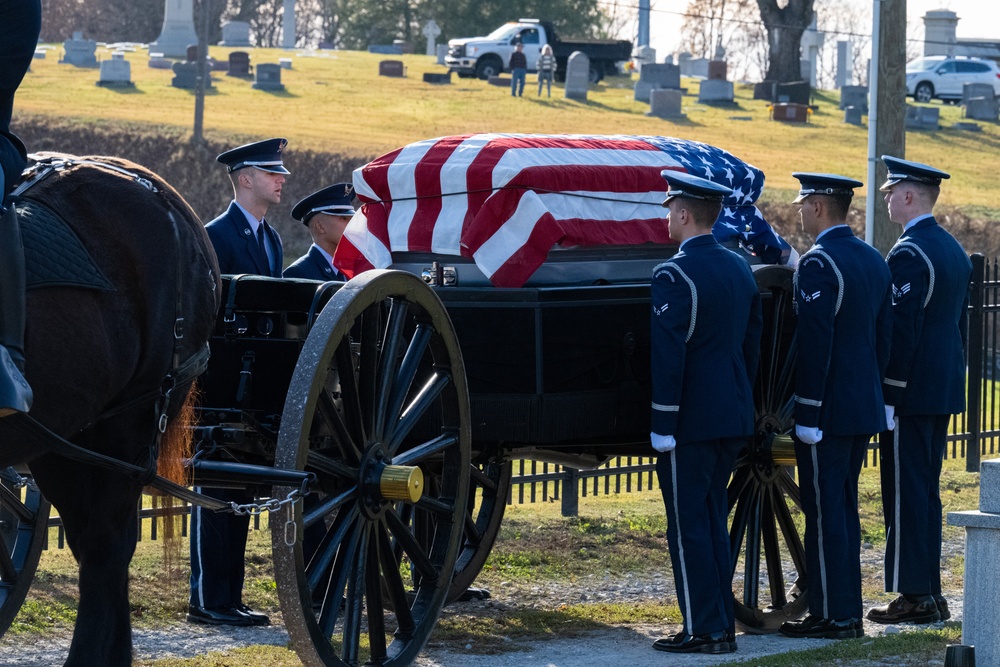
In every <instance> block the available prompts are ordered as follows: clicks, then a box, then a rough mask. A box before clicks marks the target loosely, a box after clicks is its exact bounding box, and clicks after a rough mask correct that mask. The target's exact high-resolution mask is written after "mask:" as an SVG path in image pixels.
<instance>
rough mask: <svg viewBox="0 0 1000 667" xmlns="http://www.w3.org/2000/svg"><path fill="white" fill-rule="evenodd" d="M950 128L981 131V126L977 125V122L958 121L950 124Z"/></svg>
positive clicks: (963, 130)
mask: <svg viewBox="0 0 1000 667" xmlns="http://www.w3.org/2000/svg"><path fill="white" fill-rule="evenodd" d="M951 127H952V129H955V130H961V131H962V132H982V131H983V128H981V127H979V124H978V123H965V122H959V123H955V124H954V125H952V126H951Z"/></svg>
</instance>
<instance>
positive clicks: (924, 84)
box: [906, 56, 1000, 102]
mask: <svg viewBox="0 0 1000 667" xmlns="http://www.w3.org/2000/svg"><path fill="white" fill-rule="evenodd" d="M967 83H988V84H990V85H992V86H993V95H994V96H996V97H1000V68H998V67H997V64H996V63H995V62H993V61H992V60H982V59H980V58H949V57H947V56H927V57H925V58H917V59H916V60H911V61H910V62H908V63H907V64H906V94H907V95H912V96H913V99H915V100H916V101H917V102H930V101H931V100H932V99H934V98H935V97H936V98H938V99H941V100H947V99H952V100H960V99H962V86H963V85H965V84H967Z"/></svg>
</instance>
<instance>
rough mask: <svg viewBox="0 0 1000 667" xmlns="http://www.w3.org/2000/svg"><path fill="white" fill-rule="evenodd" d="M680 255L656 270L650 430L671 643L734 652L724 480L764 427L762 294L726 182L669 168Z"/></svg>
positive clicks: (667, 645)
mask: <svg viewBox="0 0 1000 667" xmlns="http://www.w3.org/2000/svg"><path fill="white" fill-rule="evenodd" d="M663 176H664V178H666V179H667V182H668V190H667V198H666V201H665V202H664V203H663V205H664V206H666V207H667V208H668V209H669V210H670V213H669V216H668V219H667V224H668V231H669V233H670V237H671V238H672V239H674V240H676V241H680V242H681V246H680V249H679V250H678V252H677V254H676V255H674V256H673V257H672V258H670V259H669V260H668V261H666V262H664V263H663V264H660V265H659V266H657V267H656V269H654V271H653V281H652V313H651V320H652V329H651V339H652V340H651V345H652V382H653V403H652V432H651V434H650V439H651V441H652V445H653V448H654V449H656V451H657V452H660V454H659V456H658V457H657V462H656V473H657V476H658V477H659V481H660V488H661V490H662V492H663V502H664V505H665V506H666V511H667V543H668V546H669V549H670V561H671V564H672V566H673V573H674V582H675V584H676V588H677V598H678V602H679V604H680V608H681V615H682V616H683V617H684V627H683V630H682V631H681V632H680V633H678V634H676V635H673V636H671V637H664V638H662V639H658V640H657V641H656V642H655V643H654V644H653V648H655V649H657V650H659V651H667V652H670V653H696V652H698V653H730V652H732V651H735V650H736V635H735V631H736V625H735V615H734V610H733V593H732V572H733V570H732V561H731V560H730V550H729V532H728V529H727V517H728V504H727V497H726V495H727V494H726V485H727V484H728V482H729V477H730V475H731V474H732V471H733V468H734V466H735V463H736V457H737V455H738V454H739V452H740V449H742V448H743V447H744V446H746V445H747V443H748V439H749V436H750V435H751V434H752V433H753V430H754V405H753V389H752V382H753V379H754V377H755V375H756V373H757V362H758V358H759V355H760V336H761V328H762V315H761V304H760V293H759V292H758V290H757V284H756V282H755V281H754V278H753V273H752V271H751V269H750V266H749V264H747V262H746V260H745V259H743V258H742V257H741V256H739V255H737V254H736V253H734V252H732V251H731V250H728V249H727V248H724V247H723V246H721V245H720V244H719V243H718V242H717V241H716V240H715V238H714V237H713V236H712V225H713V224H714V223H715V221H716V219H717V218H718V216H719V213H720V211H721V207H722V201H723V199H724V197H726V196H727V195H728V194H730V193H731V190H730V189H729V188H727V187H725V186H722V185H718V184H716V183H713V182H712V181H707V180H705V179H702V178H698V177H697V176H691V175H689V174H686V173H682V172H676V171H670V170H667V171H664V172H663Z"/></svg>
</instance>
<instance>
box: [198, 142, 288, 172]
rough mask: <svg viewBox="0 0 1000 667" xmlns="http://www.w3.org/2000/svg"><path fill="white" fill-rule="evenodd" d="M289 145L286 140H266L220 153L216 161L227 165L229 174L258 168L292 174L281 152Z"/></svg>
mask: <svg viewBox="0 0 1000 667" xmlns="http://www.w3.org/2000/svg"><path fill="white" fill-rule="evenodd" d="M287 145H288V141H286V140H285V139H265V140H264V141H257V142H254V143H252V144H245V145H243V146H238V147H236V148H233V149H231V150H228V151H226V152H225V153H220V154H219V157H217V158H215V159H216V161H218V162H221V163H222V164H224V165H226V169H227V170H228V171H229V173H233V172H234V171H236V170H237V169H243V168H245V167H256V168H257V169H260V170H262V171H270V172H272V173H275V174H290V173H291V172H290V171H288V170H287V169H285V165H284V163H283V162H282V160H281V152H282V151H283V150H285V146H287Z"/></svg>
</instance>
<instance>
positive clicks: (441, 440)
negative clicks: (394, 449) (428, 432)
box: [392, 433, 458, 466]
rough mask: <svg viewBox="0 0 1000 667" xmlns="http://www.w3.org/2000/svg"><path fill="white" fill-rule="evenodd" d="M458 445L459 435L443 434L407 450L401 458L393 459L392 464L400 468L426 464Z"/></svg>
mask: <svg viewBox="0 0 1000 667" xmlns="http://www.w3.org/2000/svg"><path fill="white" fill-rule="evenodd" d="M457 444H458V434H457V433H443V434H441V435H439V436H438V437H436V438H434V439H433V440H431V441H429V442H425V443H423V444H421V445H417V446H416V447H413V448H412V449H408V450H406V451H405V452H403V453H402V454H400V455H399V456H395V457H393V459H392V462H393V464H395V465H399V466H415V465H418V464H420V463H424V462H425V461H427V460H428V459H430V458H433V457H437V456H440V455H441V454H443V453H444V452H445V451H446V450H448V449H451V448H452V447H454V446H456V445H457Z"/></svg>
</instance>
